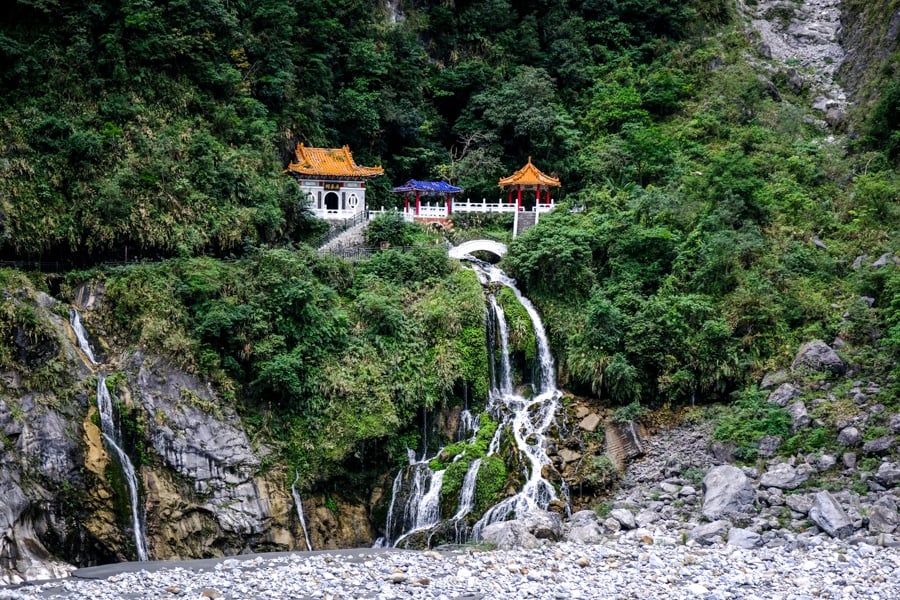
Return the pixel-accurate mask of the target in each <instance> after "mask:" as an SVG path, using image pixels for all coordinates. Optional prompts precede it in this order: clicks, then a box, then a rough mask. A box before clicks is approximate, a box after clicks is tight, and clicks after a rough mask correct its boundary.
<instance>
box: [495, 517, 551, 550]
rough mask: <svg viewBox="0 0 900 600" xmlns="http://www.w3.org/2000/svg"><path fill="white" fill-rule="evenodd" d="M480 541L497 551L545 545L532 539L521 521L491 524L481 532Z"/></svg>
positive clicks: (534, 538)
mask: <svg viewBox="0 0 900 600" xmlns="http://www.w3.org/2000/svg"><path fill="white" fill-rule="evenodd" d="M481 540H482V541H483V542H485V543H488V544H492V545H493V546H495V547H496V548H497V550H516V549H519V548H524V549H532V548H540V547H541V546H542V545H543V544H544V543H545V542H542V541H541V540H539V539H537V538H536V537H534V536H533V535H532V534H531V533H530V532H529V531H528V529H527V528H526V527H525V524H524V523H523V522H522V521H501V522H499V523H492V524H490V525H488V526H487V527H485V528H484V531H482V532H481Z"/></svg>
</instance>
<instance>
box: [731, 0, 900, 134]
mask: <svg viewBox="0 0 900 600" xmlns="http://www.w3.org/2000/svg"><path fill="white" fill-rule="evenodd" d="M737 5H738V9H739V13H740V14H741V16H742V17H743V19H744V20H745V22H746V25H747V32H748V35H749V36H750V38H751V39H752V40H753V42H754V45H755V48H756V54H757V56H756V57H751V60H752V61H753V62H754V63H755V64H756V66H757V67H759V68H760V70H761V71H763V72H767V73H770V74H772V75H773V76H774V77H775V78H776V79H783V80H785V81H787V85H788V87H789V88H790V90H791V91H792V92H794V93H796V94H800V95H803V96H805V97H807V98H808V99H809V102H810V105H811V106H812V107H813V108H814V109H816V110H818V111H821V113H822V116H823V120H824V121H825V122H826V123H827V124H828V125H830V126H832V127H833V128H835V129H838V130H840V129H842V128H843V127H844V126H845V125H846V123H847V119H846V115H847V113H848V112H849V113H853V112H856V113H859V114H864V112H865V110H866V107H867V106H868V105H869V104H870V103H871V102H872V101H873V100H875V99H877V96H878V86H877V85H873V84H874V82H877V81H878V79H879V78H880V77H882V76H883V69H884V65H885V64H886V63H887V62H888V61H889V60H890V59H891V56H892V55H893V54H894V53H896V52H897V49H898V39H900V7H898V6H896V3H889V2H869V1H867V0H794V1H791V0H752V1H750V0H738V3H737ZM759 59H762V60H759ZM853 107H857V109H856V110H855V111H854V109H853Z"/></svg>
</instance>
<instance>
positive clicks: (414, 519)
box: [384, 461, 444, 547]
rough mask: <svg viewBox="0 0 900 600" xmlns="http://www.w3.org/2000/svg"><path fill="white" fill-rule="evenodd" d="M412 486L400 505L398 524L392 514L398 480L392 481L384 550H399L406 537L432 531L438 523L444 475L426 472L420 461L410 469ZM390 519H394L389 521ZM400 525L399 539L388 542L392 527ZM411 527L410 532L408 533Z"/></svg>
mask: <svg viewBox="0 0 900 600" xmlns="http://www.w3.org/2000/svg"><path fill="white" fill-rule="evenodd" d="M410 468H411V470H412V485H411V486H410V493H409V495H408V496H407V497H406V501H405V502H403V503H402V506H401V507H400V510H402V513H401V515H400V519H399V520H398V519H397V518H396V517H394V515H393V514H392V513H393V511H395V510H397V507H396V506H395V505H394V499H396V493H397V492H398V491H399V489H398V482H397V480H395V481H394V492H395V496H394V498H393V499H392V500H391V507H390V509H389V510H390V511H391V512H390V513H389V514H388V529H387V532H386V534H387V536H388V537H387V539H386V540H385V544H384V545H385V546H395V547H396V546H398V545H399V544H400V542H402V541H403V540H405V539H407V538H409V536H411V535H413V534H414V533H418V532H420V531H425V530H427V529H431V528H432V527H434V526H435V525H437V524H438V523H440V521H441V488H442V486H443V481H444V471H432V470H431V469H430V468H428V461H422V462H420V463H416V464H415V465H412V466H411V467H410ZM404 472H407V471H406V470H403V471H401V472H400V473H399V474H398V475H397V477H398V478H402V476H403V474H404ZM392 517H394V518H393V519H392ZM392 522H393V523H394V524H399V525H400V526H401V527H402V531H404V533H402V534H401V535H400V536H399V537H397V538H396V539H394V540H393V541H392V540H391V537H390V536H391V528H390V525H391V524H392ZM410 525H411V528H410V529H407V528H408V527H409V526H410Z"/></svg>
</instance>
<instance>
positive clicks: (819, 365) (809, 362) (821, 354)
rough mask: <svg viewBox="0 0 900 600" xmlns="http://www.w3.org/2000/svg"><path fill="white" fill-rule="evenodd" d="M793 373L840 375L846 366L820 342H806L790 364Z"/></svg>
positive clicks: (833, 352) (829, 348)
mask: <svg viewBox="0 0 900 600" xmlns="http://www.w3.org/2000/svg"><path fill="white" fill-rule="evenodd" d="M791 370H792V371H794V372H800V373H803V372H814V373H818V372H823V371H824V372H829V373H832V374H834V375H840V374H842V373H843V372H844V371H846V370H847V365H846V363H844V361H843V359H842V358H841V357H840V356H838V354H837V352H835V351H834V350H832V349H831V347H830V346H829V345H828V344H826V343H825V342H823V341H821V340H815V341H812V342H807V343H805V344H803V345H802V346H800V350H799V351H798V352H797V357H796V358H794V362H793V363H791Z"/></svg>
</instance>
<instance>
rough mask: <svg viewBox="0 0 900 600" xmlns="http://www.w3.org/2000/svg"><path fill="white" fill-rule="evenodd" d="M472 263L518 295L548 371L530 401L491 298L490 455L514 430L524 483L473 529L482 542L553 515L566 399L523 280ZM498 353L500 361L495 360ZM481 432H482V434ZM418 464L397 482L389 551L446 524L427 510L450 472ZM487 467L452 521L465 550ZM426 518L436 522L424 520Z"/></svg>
mask: <svg viewBox="0 0 900 600" xmlns="http://www.w3.org/2000/svg"><path fill="white" fill-rule="evenodd" d="M472 264H473V267H474V269H475V271H476V273H477V274H478V278H479V280H480V281H481V283H482V285H484V286H485V287H486V288H488V289H489V290H490V289H491V288H492V287H494V288H495V287H496V284H500V285H502V286H505V287H508V288H510V289H511V290H512V291H513V293H514V294H515V296H516V298H517V299H518V301H519V303H520V304H521V305H522V307H523V308H524V309H525V311H526V312H527V314H528V316H529V318H530V319H531V322H532V326H533V328H534V336H535V343H536V347H537V356H538V364H539V370H540V372H539V374H538V380H537V381H536V382H534V383H533V384H532V385H533V387H534V388H535V395H534V396H532V397H531V398H527V399H526V398H525V397H523V396H522V395H520V394H518V393H517V392H516V391H515V389H514V386H513V378H512V365H511V361H510V345H509V328H508V325H507V323H506V317H505V315H504V312H503V308H502V307H501V305H500V303H499V302H498V301H497V298H496V295H495V293H494V292H493V291H491V293H490V294H489V295H488V318H487V320H486V323H485V327H486V330H487V335H488V337H489V339H490V340H491V341H490V343H489V344H488V353H489V359H490V376H491V381H490V387H491V392H490V397H489V398H488V405H487V410H488V411H489V413H490V414H491V415H492V416H493V417H494V418H495V419H496V420H497V421H498V423H499V426H498V427H497V430H496V433H495V434H494V437H493V438H492V439H491V442H490V444H489V446H488V451H487V454H488V456H490V455H492V454H497V453H499V451H500V444H501V438H502V436H503V435H504V433H505V432H507V431H511V432H512V435H513V439H514V442H515V447H516V449H517V451H518V453H519V455H520V460H519V462H520V463H521V464H522V477H523V479H524V484H523V486H522V488H521V490H520V491H519V492H518V493H516V494H514V495H512V496H510V497H508V498H506V499H504V500H502V501H501V502H500V503H498V504H496V505H495V506H493V507H491V508H490V509H489V510H488V511H487V512H485V513H484V515H483V516H482V517H481V519H479V520H478V522H477V523H475V525H474V526H473V527H472V538H473V539H475V540H480V539H481V533H482V532H483V530H484V528H485V527H487V526H488V525H490V524H492V523H496V522H499V521H504V520H506V519H509V518H519V517H522V516H523V515H524V514H525V513H527V512H528V511H530V510H533V509H536V508H539V509H546V508H547V507H548V506H549V505H550V503H551V502H553V501H554V500H558V499H559V498H558V494H557V491H556V488H555V487H554V486H553V484H552V483H551V482H550V481H548V480H547V479H546V478H545V477H544V476H543V475H544V473H545V471H546V468H547V467H552V464H551V462H550V459H549V458H548V456H547V453H546V449H545V448H546V432H547V430H548V429H549V427H550V426H551V425H552V424H553V422H554V420H555V418H556V411H557V410H558V409H559V406H560V405H559V398H560V395H561V394H560V392H559V390H558V389H557V388H556V377H555V371H554V364H553V357H552V355H551V354H550V344H549V342H548V340H547V334H546V331H545V330H544V325H543V323H542V322H541V319H540V316H539V315H538V312H537V310H536V309H535V308H534V306H533V305H532V304H531V302H530V301H529V300H528V299H527V298H525V297H524V296H522V293H521V292H520V291H519V289H518V288H517V287H516V285H515V281H514V280H513V279H511V278H509V277H507V276H506V275H505V274H504V273H503V272H502V271H501V270H499V269H497V268H496V267H493V266H492V265H487V264H484V263H480V262H479V261H475V260H473V261H472ZM497 346H499V348H497ZM498 350H499V353H500V356H499V360H497V358H498V357H496V356H495V354H496V352H497V351H498ZM464 414H465V415H466V417H465V421H463V423H462V424H461V427H460V436H459V437H460V438H461V439H465V436H466V434H467V431H468V430H469V428H470V427H471V425H470V421H469V419H471V423H477V422H478V419H477V418H476V417H472V416H471V414H470V413H468V411H465V413H464ZM461 420H462V419H461ZM474 431H475V432H477V428H476V429H474ZM473 437H474V434H473ZM469 439H473V438H469ZM412 463H413V461H411V466H410V467H407V468H406V469H404V470H401V472H400V473H398V474H397V477H396V479H395V480H394V486H393V489H392V495H391V503H390V507H389V509H388V519H387V526H386V537H387V539H386V541H385V544H384V545H387V546H390V545H394V546H396V545H397V543H398V542H400V541H401V540H403V539H406V538H408V537H409V535H411V534H412V533H414V532H417V531H421V530H422V529H425V528H431V527H434V526H435V525H437V524H438V522H439V514H438V512H433V513H432V512H429V510H426V509H423V508H420V507H424V506H425V505H426V504H428V503H429V502H432V501H434V506H435V507H437V506H439V499H440V482H441V480H442V478H443V471H439V472H437V473H433V472H432V471H431V470H430V469H429V468H428V461H425V460H423V461H421V462H416V463H415V464H412ZM480 466H481V459H477V460H475V461H472V463H471V464H470V465H469V469H468V471H467V472H466V476H465V479H464V481H463V484H462V488H461V490H460V499H459V504H458V508H457V511H456V514H455V515H454V516H453V518H452V520H453V521H454V525H455V527H456V531H457V542H458V543H459V542H460V538H461V537H462V534H463V533H464V532H465V529H466V527H465V523H464V518H465V516H466V515H468V514H469V513H470V512H471V510H472V508H473V506H474V494H475V487H476V483H477V477H478V470H479V467H480ZM435 480H436V482H435ZM562 494H563V496H564V498H563V501H564V502H565V504H566V505H568V497H567V496H568V494H567V490H566V488H565V485H563V486H562ZM420 514H422V515H424V514H427V515H428V516H427V517H426V518H420ZM461 525H462V527H460V526H461ZM397 530H399V531H400V532H403V533H401V535H400V536H399V537H397V538H396V540H395V541H394V542H393V544H392V543H391V540H392V539H393V537H392V536H394V535H395V534H396V533H397Z"/></svg>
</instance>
